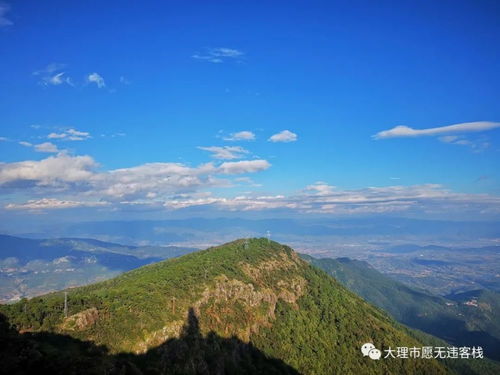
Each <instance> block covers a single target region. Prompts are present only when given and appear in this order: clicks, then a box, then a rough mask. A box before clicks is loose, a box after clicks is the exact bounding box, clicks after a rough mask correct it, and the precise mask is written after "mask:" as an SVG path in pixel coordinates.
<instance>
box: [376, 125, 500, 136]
mask: <svg viewBox="0 0 500 375" xmlns="http://www.w3.org/2000/svg"><path fill="white" fill-rule="evenodd" d="M499 127H500V122H490V121H477V122H464V123H461V124H455V125H448V126H440V127H437V128H427V129H413V128H410V127H408V126H404V125H399V126H396V127H394V128H392V129H389V130H384V131H381V132H379V133H377V134H375V135H374V136H373V138H374V139H383V138H402V137H421V136H436V135H441V134H456V133H468V132H481V131H486V130H491V129H495V128H499Z"/></svg>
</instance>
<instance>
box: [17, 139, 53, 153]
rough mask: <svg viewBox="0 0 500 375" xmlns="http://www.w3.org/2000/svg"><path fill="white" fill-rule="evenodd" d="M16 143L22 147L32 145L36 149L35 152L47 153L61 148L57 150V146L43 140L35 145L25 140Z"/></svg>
mask: <svg viewBox="0 0 500 375" xmlns="http://www.w3.org/2000/svg"><path fill="white" fill-rule="evenodd" d="M18 143H19V144H20V145H21V146H24V147H33V148H34V149H35V151H37V152H47V153H57V152H61V150H59V149H58V148H57V146H56V145H55V144H53V143H51V142H43V143H39V144H36V145H34V144H33V143H31V142H26V141H20V142H18Z"/></svg>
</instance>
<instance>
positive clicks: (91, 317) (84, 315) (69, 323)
mask: <svg viewBox="0 0 500 375" xmlns="http://www.w3.org/2000/svg"><path fill="white" fill-rule="evenodd" d="M98 319H99V311H98V310H97V309H96V308H95V307H92V308H91V309H87V310H83V311H81V312H79V313H77V314H74V315H71V316H69V317H67V318H66V319H64V322H63V324H62V329H63V330H68V331H83V330H85V329H88V328H90V327H92V326H93V325H94V324H95V323H96V322H97V320H98Z"/></svg>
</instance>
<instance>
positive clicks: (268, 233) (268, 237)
mask: <svg viewBox="0 0 500 375" xmlns="http://www.w3.org/2000/svg"><path fill="white" fill-rule="evenodd" d="M266 237H267V243H271V232H269V231H267V232H266Z"/></svg>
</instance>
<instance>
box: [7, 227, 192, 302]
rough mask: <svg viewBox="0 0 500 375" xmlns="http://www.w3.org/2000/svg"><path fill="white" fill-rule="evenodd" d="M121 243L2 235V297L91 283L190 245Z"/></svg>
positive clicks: (178, 252) (9, 298)
mask: <svg viewBox="0 0 500 375" xmlns="http://www.w3.org/2000/svg"><path fill="white" fill-rule="evenodd" d="M194 250H195V249H193V248H180V247H175V246H168V247H160V246H124V245H118V244H115V243H108V242H103V241H97V240H92V239H79V238H60V239H49V240H46V239H44V240H38V239H26V238H18V237H13V236H6V235H0V301H4V302H6V301H12V300H16V299H19V298H22V297H31V296H35V295H39V294H42V293H47V292H50V291H53V290H59V289H64V288H67V287H73V286H79V285H84V284H89V283H92V282H95V281H99V280H105V279H107V278H110V277H113V276H116V275H118V274H120V273H122V272H124V271H128V270H131V269H134V268H137V267H140V266H143V265H145V264H149V263H153V262H157V261H159V260H162V259H166V258H171V257H176V256H179V255H183V254H187V253H189V252H192V251H194Z"/></svg>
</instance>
